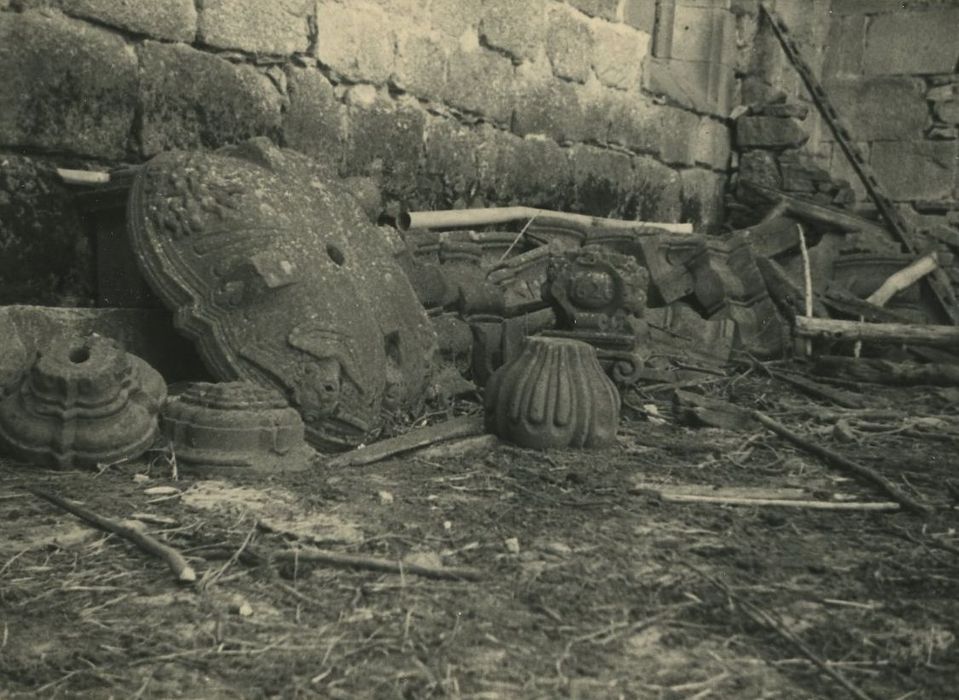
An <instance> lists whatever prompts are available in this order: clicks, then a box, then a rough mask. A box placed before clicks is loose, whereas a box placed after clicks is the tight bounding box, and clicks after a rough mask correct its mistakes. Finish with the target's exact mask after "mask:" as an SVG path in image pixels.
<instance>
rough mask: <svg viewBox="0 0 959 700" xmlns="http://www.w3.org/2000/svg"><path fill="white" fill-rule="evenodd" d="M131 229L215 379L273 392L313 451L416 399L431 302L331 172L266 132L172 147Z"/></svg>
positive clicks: (429, 343)
mask: <svg viewBox="0 0 959 700" xmlns="http://www.w3.org/2000/svg"><path fill="white" fill-rule="evenodd" d="M129 223H130V236H131V241H132V247H133V248H134V250H136V251H137V253H138V256H139V257H138V262H139V263H140V267H141V270H142V271H143V273H144V276H145V277H146V278H147V281H149V282H150V283H151V284H152V286H153V287H154V289H155V291H156V292H157V293H158V295H159V296H160V298H161V299H162V300H163V301H164V303H166V304H167V305H169V306H170V307H171V308H173V309H176V310H177V311H176V312H175V316H174V318H175V320H176V323H177V326H178V328H179V329H180V330H181V331H182V332H183V333H184V334H185V335H187V336H188V337H190V338H193V339H195V340H196V341H197V343H198V347H199V348H200V352H201V354H202V356H203V358H204V360H205V361H206V362H207V364H208V366H209V367H210V370H211V371H212V372H213V373H214V375H215V376H217V377H218V378H220V379H224V380H235V379H246V380H250V381H254V382H256V383H259V384H262V385H264V386H274V387H276V388H277V389H279V390H280V391H281V392H283V394H284V396H286V397H287V398H288V399H289V400H290V402H291V403H292V404H293V405H294V406H295V407H296V408H297V409H298V410H299V411H300V413H301V415H302V416H303V418H304V421H305V423H306V425H307V434H308V436H309V438H310V440H311V441H312V442H313V443H314V444H315V445H317V446H321V447H324V448H326V449H333V448H337V447H339V448H342V447H345V446H347V445H355V444H357V443H358V442H360V441H362V440H363V439H364V437H365V436H366V434H367V433H368V432H369V431H371V430H375V429H376V428H377V426H378V425H379V422H380V420H381V412H382V411H384V410H397V409H399V410H402V407H403V406H409V405H410V403H411V402H415V401H417V400H419V398H420V397H421V396H422V392H423V391H424V390H425V388H426V385H427V383H428V373H429V371H430V362H431V358H432V354H433V349H434V341H435V339H434V337H433V334H432V329H431V328H430V326H429V322H428V320H427V318H426V315H425V313H424V311H423V307H422V306H421V305H420V304H419V302H418V301H417V299H416V296H415V294H414V292H413V289H412V287H410V284H409V281H408V280H407V278H406V275H405V274H404V273H403V271H402V269H401V268H400V267H399V266H398V265H397V263H396V261H395V259H394V256H393V249H392V247H391V245H390V243H389V242H388V239H387V238H386V237H385V236H384V234H383V233H382V232H381V231H380V230H379V229H377V228H376V227H375V226H373V225H372V224H371V223H370V222H369V220H368V219H367V216H366V214H365V213H364V212H363V211H362V210H361V209H360V206H359V203H358V202H357V201H356V200H355V199H354V198H353V197H351V196H350V195H349V194H348V192H347V191H346V190H345V189H344V188H343V186H342V185H341V184H340V183H338V182H335V181H334V180H332V179H330V178H329V176H328V169H326V168H324V167H318V166H317V165H316V164H315V163H314V162H312V161H310V159H308V158H306V157H305V156H303V155H301V154H298V153H296V152H295V151H291V150H281V149H278V148H276V147H275V146H273V145H272V144H270V142H269V141H267V140H266V139H263V138H258V139H252V140H250V141H248V142H246V143H244V144H241V145H240V146H237V147H235V148H232V149H221V150H220V151H217V152H215V153H202V152H183V151H172V152H167V153H164V154H162V155H160V156H157V157H156V158H154V159H153V160H151V161H150V162H149V163H148V164H147V165H146V166H145V167H144V168H143V169H142V170H141V171H140V172H139V173H138V175H137V179H136V181H135V183H134V188H133V192H132V194H131V204H130V214H129ZM225 251H227V252H225Z"/></svg>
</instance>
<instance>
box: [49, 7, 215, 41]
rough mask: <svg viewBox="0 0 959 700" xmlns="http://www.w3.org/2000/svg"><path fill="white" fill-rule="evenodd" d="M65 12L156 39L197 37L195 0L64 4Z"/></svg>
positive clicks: (178, 39)
mask: <svg viewBox="0 0 959 700" xmlns="http://www.w3.org/2000/svg"><path fill="white" fill-rule="evenodd" d="M62 8H63V11H64V12H66V13H67V14H69V15H74V16H76V17H84V18H86V19H93V20H96V21H97V22H102V23H103V24H109V25H110V26H113V27H119V28H120V29H126V30H127V31H130V32H135V33H137V34H146V35H147V36H150V37H154V38H157V39H168V40H170V41H186V42H192V41H193V37H194V35H195V34H196V20H197V15H196V8H195V7H194V4H193V0H156V1H155V2H150V3H144V2H129V0H63V5H62Z"/></svg>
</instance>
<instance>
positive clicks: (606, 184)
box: [569, 144, 633, 218]
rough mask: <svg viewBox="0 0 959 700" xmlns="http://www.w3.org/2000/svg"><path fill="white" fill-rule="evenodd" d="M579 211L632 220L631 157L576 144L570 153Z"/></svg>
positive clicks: (576, 206) (576, 207)
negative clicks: (630, 207) (630, 203)
mask: <svg viewBox="0 0 959 700" xmlns="http://www.w3.org/2000/svg"><path fill="white" fill-rule="evenodd" d="M569 158H570V163H571V164H572V168H573V181H574V183H575V192H576V204H575V209H576V211H580V212H583V213H585V214H592V215H594V216H603V217H610V218H631V217H629V213H630V212H627V211H625V208H626V207H628V206H629V202H628V198H629V195H630V194H631V192H630V190H631V184H632V179H633V166H632V161H631V159H630V157H629V156H627V155H625V154H623V153H617V152H615V151H610V150H607V149H605V148H596V147H594V146H587V145H584V144H576V145H574V146H573V147H572V148H570V149H569Z"/></svg>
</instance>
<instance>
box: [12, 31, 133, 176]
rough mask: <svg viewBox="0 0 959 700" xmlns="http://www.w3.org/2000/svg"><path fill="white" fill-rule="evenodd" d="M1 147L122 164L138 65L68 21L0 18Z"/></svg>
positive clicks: (121, 47)
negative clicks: (81, 156)
mask: <svg viewBox="0 0 959 700" xmlns="http://www.w3.org/2000/svg"><path fill="white" fill-rule="evenodd" d="M0 75H3V76H4V78H3V80H0V143H3V144H5V145H6V146H9V147H18V146H25V147H30V148H40V149H45V150H52V151H66V152H70V153H75V154H79V155H85V156H93V157H97V158H121V157H123V156H124V155H125V154H126V152H127V140H128V139H129V136H130V133H131V131H132V128H133V119H134V113H135V110H136V85H137V68H136V57H135V55H134V54H133V52H132V50H131V49H130V48H129V47H127V46H126V45H125V44H124V42H123V40H122V39H120V38H119V37H117V36H116V35H115V34H112V33H110V32H108V31H105V30H102V29H99V28H96V27H92V26H90V25H89V24H87V23H85V22H81V21H78V20H71V19H67V18H66V17H64V16H63V15H60V14H56V13H50V14H40V13H36V12H25V13H22V14H21V13H13V12H8V13H4V14H2V15H0Z"/></svg>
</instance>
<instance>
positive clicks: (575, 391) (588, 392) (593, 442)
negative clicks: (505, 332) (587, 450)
mask: <svg viewBox="0 0 959 700" xmlns="http://www.w3.org/2000/svg"><path fill="white" fill-rule="evenodd" d="M485 407H486V427H487V429H488V430H490V432H492V433H495V434H496V435H498V436H499V437H501V438H503V439H505V440H510V441H511V442H515V443H516V444H518V445H521V446H523V447H532V448H536V449H544V448H550V447H605V446H608V445H611V444H612V443H613V442H614V441H615V439H616V428H617V426H618V424H619V408H620V398H619V393H618V392H617V391H616V387H615V385H614V384H613V382H612V381H611V380H610V379H609V377H607V376H606V374H605V373H604V372H603V369H602V367H600V365H599V361H598V360H597V359H596V351H595V350H594V349H593V348H592V347H591V346H589V345H587V344H586V343H582V342H579V341H577V340H569V339H566V338H546V337H533V338H530V339H529V340H528V341H527V343H526V347H525V348H524V349H523V352H522V353H521V354H520V356H519V357H517V358H516V359H515V360H514V361H512V362H510V363H508V364H506V365H504V366H503V367H501V368H500V369H498V370H497V371H496V372H495V373H494V374H493V376H492V377H491V378H490V381H489V384H488V385H487V387H486V399H485Z"/></svg>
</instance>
